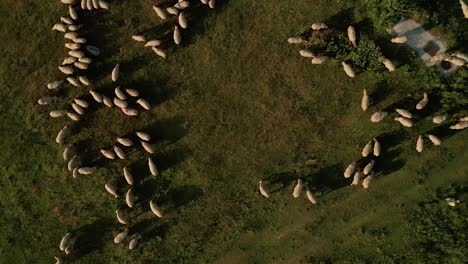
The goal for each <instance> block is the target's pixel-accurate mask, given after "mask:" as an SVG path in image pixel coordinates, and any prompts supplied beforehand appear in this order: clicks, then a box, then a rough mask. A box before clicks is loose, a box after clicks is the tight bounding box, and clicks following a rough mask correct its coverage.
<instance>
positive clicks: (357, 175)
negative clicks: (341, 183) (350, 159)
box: [351, 170, 363, 185]
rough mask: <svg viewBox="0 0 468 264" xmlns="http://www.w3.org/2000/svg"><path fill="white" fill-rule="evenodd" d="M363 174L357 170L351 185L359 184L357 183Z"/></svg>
mask: <svg viewBox="0 0 468 264" xmlns="http://www.w3.org/2000/svg"><path fill="white" fill-rule="evenodd" d="M362 176H363V174H362V171H360V170H357V171H356V172H355V173H354V177H353V182H352V183H351V185H358V184H359V181H360V180H361V178H362Z"/></svg>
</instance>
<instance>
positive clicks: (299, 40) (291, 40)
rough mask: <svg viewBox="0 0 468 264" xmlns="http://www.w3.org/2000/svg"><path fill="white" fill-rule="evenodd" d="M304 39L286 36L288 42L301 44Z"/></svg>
mask: <svg viewBox="0 0 468 264" xmlns="http://www.w3.org/2000/svg"><path fill="white" fill-rule="evenodd" d="M304 42H305V40H304V39H302V38H301V37H291V38H288V43H289V44H301V43H304Z"/></svg>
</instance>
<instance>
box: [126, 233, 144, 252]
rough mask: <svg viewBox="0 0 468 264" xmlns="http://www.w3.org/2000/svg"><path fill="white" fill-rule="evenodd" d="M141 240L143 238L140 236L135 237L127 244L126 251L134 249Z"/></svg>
mask: <svg viewBox="0 0 468 264" xmlns="http://www.w3.org/2000/svg"><path fill="white" fill-rule="evenodd" d="M142 238H143V237H142V236H141V235H140V234H138V235H136V237H135V238H133V239H132V240H130V243H128V249H130V250H133V249H134V248H136V246H137V245H138V241H139V240H140V239H142Z"/></svg>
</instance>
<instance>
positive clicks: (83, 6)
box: [80, 0, 87, 10]
mask: <svg viewBox="0 0 468 264" xmlns="http://www.w3.org/2000/svg"><path fill="white" fill-rule="evenodd" d="M86 2H87V0H81V4H80V7H81V9H83V10H85V9H86Z"/></svg>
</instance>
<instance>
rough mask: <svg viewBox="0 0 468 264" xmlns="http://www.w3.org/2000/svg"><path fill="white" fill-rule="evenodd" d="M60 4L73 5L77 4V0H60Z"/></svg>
mask: <svg viewBox="0 0 468 264" xmlns="http://www.w3.org/2000/svg"><path fill="white" fill-rule="evenodd" d="M60 2H62V3H63V4H66V5H73V4H74V3H75V0H60Z"/></svg>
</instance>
